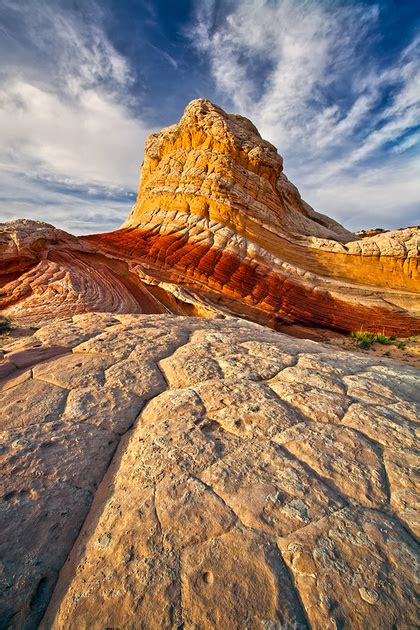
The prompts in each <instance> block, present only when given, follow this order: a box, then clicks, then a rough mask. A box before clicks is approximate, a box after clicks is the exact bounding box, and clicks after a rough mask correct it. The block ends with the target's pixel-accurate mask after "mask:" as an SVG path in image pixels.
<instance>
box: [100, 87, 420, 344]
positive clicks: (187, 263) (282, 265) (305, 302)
mask: <svg viewBox="0 0 420 630" xmlns="http://www.w3.org/2000/svg"><path fill="white" fill-rule="evenodd" d="M282 168H283V165H282V158H281V157H280V156H279V154H278V153H277V151H276V149H275V148H274V147H273V146H272V145H271V144H270V143H268V142H266V141H265V140H263V139H262V138H261V136H260V135H259V133H258V131H257V129H256V128H255V127H254V125H253V124H252V123H251V122H250V121H249V120H247V119H245V118H243V117H241V116H237V115H234V114H226V113H225V112H224V111H223V110H221V109H220V108H219V107H217V106H215V105H213V104H212V103H210V102H209V101H205V100H202V99H198V100H195V101H192V102H191V103H190V104H189V105H188V107H187V108H186V110H185V113H184V115H183V117H182V118H181V120H180V122H179V123H178V124H177V125H173V126H172V127H168V128H167V129H164V130H162V131H161V133H159V134H152V135H151V136H150V137H149V139H148V141H147V142H146V148H145V159H144V164H143V167H142V173H141V183H140V189H139V194H138V199H137V203H136V204H135V206H134V208H133V210H132V212H131V214H130V216H129V218H128V220H127V222H126V223H125V226H123V229H121V230H118V231H116V232H113V233H111V234H103V235H97V236H93V237H89V238H88V241H89V242H90V243H91V244H94V245H95V246H96V247H98V248H99V249H102V250H103V251H105V252H107V253H108V254H110V255H112V256H117V257H123V258H125V259H126V260H129V261H130V264H131V266H132V269H133V270H135V271H136V272H137V273H138V274H139V275H140V277H141V278H142V279H143V280H144V281H146V282H153V283H155V282H160V283H162V286H165V288H166V289H167V290H171V288H170V287H171V285H172V287H173V289H172V290H174V291H177V292H178V294H179V289H180V288H181V289H182V292H183V295H184V297H185V296H187V297H189V298H190V300H192V301H196V300H198V301H201V302H202V301H203V300H206V301H207V302H208V303H210V304H213V305H218V307H219V308H220V309H221V310H223V311H227V312H231V313H232V312H233V313H235V314H237V315H242V316H245V317H247V318H249V319H252V320H254V321H260V322H262V323H268V324H270V325H272V326H274V327H276V325H278V324H285V323H286V324H288V323H292V322H296V321H297V322H302V323H305V324H316V325H321V326H327V327H330V328H338V329H342V330H356V329H359V328H363V329H364V330H371V331H376V330H378V329H379V330H382V329H384V330H385V331H386V332H387V333H388V334H399V335H408V334H412V333H414V332H419V331H420V323H419V315H420V301H419V290H420V283H419V275H418V258H417V256H416V254H417V240H418V239H419V238H420V230H419V229H416V228H408V229H406V230H399V231H395V232H388V233H383V234H379V235H378V236H375V237H373V238H369V239H361V240H357V238H356V236H355V235H352V234H351V233H350V232H348V231H347V230H345V229H344V228H343V227H342V226H340V225H338V224H337V223H336V222H335V221H332V220H331V219H329V218H328V217H325V216H324V215H321V214H318V213H317V212H315V211H314V210H313V209H312V208H311V207H310V206H309V205H308V204H307V203H305V202H304V201H303V200H302V199H301V197H300V195H299V192H298V190H297V188H296V187H295V186H293V184H291V182H289V181H288V179H287V178H286V176H285V175H284V173H283V170H282Z"/></svg>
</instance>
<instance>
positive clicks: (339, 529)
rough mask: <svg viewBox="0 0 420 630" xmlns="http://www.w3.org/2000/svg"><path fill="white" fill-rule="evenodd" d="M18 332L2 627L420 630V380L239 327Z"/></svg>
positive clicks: (173, 323) (387, 365)
mask: <svg viewBox="0 0 420 630" xmlns="http://www.w3.org/2000/svg"><path fill="white" fill-rule="evenodd" d="M1 339H2V352H3V359H2V360H1V361H0V369H1V368H2V367H3V371H2V372H0V374H1V375H2V376H1V379H0V430H1V447H0V486H1V492H2V498H1V514H0V557H1V565H0V583H1V589H0V592H1V595H0V619H1V622H0V627H2V628H13V629H15V630H17V629H21V628H25V629H32V628H37V627H38V626H40V627H41V628H55V629H60V630H64V629H67V628H78V629H86V630H87V629H89V630H90V629H95V630H96V629H98V630H102V629H103V628H121V629H122V628H125V629H137V628H139V629H140V628H141V629H145V630H153V629H155V628H173V629H175V628H181V627H182V628H184V629H191V630H192V629H194V630H197V629H203V630H204V629H208V628H209V629H220V628H241V629H242V628H250V629H252V630H254V629H255V630H257V629H258V630H260V629H261V630H262V629H265V630H266V629H268V628H269V629H275V628H290V629H292V628H302V629H303V628H308V627H311V628H323V629H324V628H325V629H331V630H334V629H336V628H357V629H359V628H360V630H361V629H366V628H367V629H372V630H373V629H376V628H379V627H380V628H385V629H388V628H389V629H391V628H399V629H402V628H414V627H416V625H417V624H418V621H419V620H418V619H417V618H416V588H417V584H416V563H417V560H418V547H417V542H416V536H418V534H419V532H420V526H419V522H418V509H417V508H418V496H417V495H416V484H415V471H416V466H418V458H417V457H416V451H415V448H416V436H417V425H418V417H419V413H418V409H419V391H420V388H419V378H418V372H416V370H415V369H413V368H410V367H407V366H403V365H398V364H395V363H391V362H390V361H386V360H382V361H381V360H378V359H375V358H370V357H369V358H365V357H361V356H360V355H356V354H353V353H351V352H344V351H338V350H336V349H332V348H331V347H329V346H324V345H322V344H319V343H315V342H312V341H304V340H298V339H293V338H290V337H287V336H286V335H283V334H281V333H276V332H274V331H270V330H267V329H264V328H262V327H260V326H259V325H257V324H252V323H248V322H245V321H243V320H237V319H234V318H228V319H224V320H222V319H210V320H203V319H197V318H188V317H173V316H170V315H114V316H111V315H109V314H85V315H76V316H74V317H72V318H68V319H64V320H56V321H54V322H52V323H51V324H49V325H47V326H44V327H42V328H40V329H39V330H37V331H36V332H35V333H34V334H33V335H31V336H28V337H24V338H20V339H12V338H10V337H3V338H1ZM57 348H59V352H58V351H57ZM4 366H7V369H6V368H4Z"/></svg>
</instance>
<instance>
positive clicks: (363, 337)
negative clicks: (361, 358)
mask: <svg viewBox="0 0 420 630" xmlns="http://www.w3.org/2000/svg"><path fill="white" fill-rule="evenodd" d="M351 336H352V338H353V339H355V340H356V341H358V342H359V347H360V348H363V349H364V350H367V349H368V348H370V346H371V345H372V344H373V342H374V341H375V337H376V335H375V333H370V332H365V331H364V330H356V331H355V332H352V333H351Z"/></svg>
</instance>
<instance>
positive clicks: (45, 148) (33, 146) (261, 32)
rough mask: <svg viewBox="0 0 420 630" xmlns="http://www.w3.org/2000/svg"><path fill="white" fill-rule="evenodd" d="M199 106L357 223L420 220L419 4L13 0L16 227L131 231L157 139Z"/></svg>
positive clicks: (4, 35)
mask: <svg viewBox="0 0 420 630" xmlns="http://www.w3.org/2000/svg"><path fill="white" fill-rule="evenodd" d="M197 97H205V98H209V99H210V100H212V101H214V102H216V103H217V104H219V105H220V106H221V107H223V108H224V109H226V110H227V111H231V112H236V113H240V114H242V115H244V116H247V117H249V118H251V119H252V121H253V122H254V123H255V124H256V125H257V127H258V128H259V130H260V132H261V134H262V135H263V136H264V137H265V138H267V139H268V140H270V141H271V142H272V143H273V144H274V145H275V146H276V147H277V148H278V150H279V153H281V155H283V157H284V163H285V172H286V174H287V175H288V177H289V178H290V179H291V180H292V181H293V182H294V183H295V184H296V185H297V186H298V188H299V190H300V191H301V194H302V196H303V197H304V198H305V199H306V201H308V203H310V204H311V205H312V206H313V207H314V208H315V209H316V210H318V211H320V212H324V213H326V214H328V215H330V216H332V217H334V218H335V219H337V220H338V221H340V222H341V223H343V224H344V225H345V226H346V227H348V228H350V229H360V228H369V227H377V226H378V227H385V228H397V227H401V226H405V225H413V224H416V223H420V105H419V103H420V5H419V3H418V1H416V0H412V1H410V0H402V1H391V0H383V1H377V2H368V1H353V2H350V1H339V0H317V1H314V0H313V1H305V0H301V1H299V0H265V1H264V0H242V1H241V0H236V1H230V0H178V1H176V2H175V1H173V2H170V1H167V2H164V1H162V0H160V1H155V2H152V1H151V0H118V1H117V0H101V2H100V3H96V2H94V1H93V0H51V1H49V0H36V2H35V0H19V1H18V2H16V0H0V147H1V148H0V220H3V221H5V220H10V219H13V218H19V217H27V218H33V219H39V220H46V221H48V222H50V223H53V224H55V225H57V226H59V227H62V228H64V229H67V230H69V231H71V232H73V233H77V234H80V233H88V232H95V231H105V230H110V229H114V228H116V227H118V226H119V225H120V224H121V223H122V221H123V220H124V219H125V217H126V216H127V214H128V212H129V211H130V209H131V206H132V204H133V203H134V200H135V194H136V189H137V186H138V178H139V167H140V164H141V161H142V157H143V147H144V141H145V138H146V136H147V134H148V133H150V132H151V131H156V130H159V129H160V128H161V127H163V126H166V125H169V124H172V123H173V122H176V121H177V120H178V119H179V117H180V116H181V114H182V111H183V109H184V107H185V105H186V104H187V103H188V102H189V101H190V100H191V99H193V98H197Z"/></svg>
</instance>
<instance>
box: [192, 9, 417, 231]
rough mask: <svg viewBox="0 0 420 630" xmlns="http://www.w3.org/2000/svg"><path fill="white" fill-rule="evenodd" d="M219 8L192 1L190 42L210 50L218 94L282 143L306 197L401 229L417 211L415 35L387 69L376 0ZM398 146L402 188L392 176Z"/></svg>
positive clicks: (354, 218)
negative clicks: (377, 49) (377, 48)
mask: <svg viewBox="0 0 420 630" xmlns="http://www.w3.org/2000/svg"><path fill="white" fill-rule="evenodd" d="M224 6H225V13H224V15H223V16H222V17H221V16H220V12H218V11H219V5H218V3H216V2H215V1H214V0H204V1H203V2H202V3H200V5H197V11H196V14H195V18H194V23H193V25H192V35H191V41H192V42H193V45H194V46H196V48H197V49H198V50H199V51H200V52H201V53H202V55H203V56H204V58H206V59H207V60H208V63H209V64H210V68H211V73H212V76H213V79H214V81H215V84H216V88H217V91H218V94H219V96H220V99H221V100H223V101H225V102H229V103H230V104H231V107H233V108H234V109H235V110H236V111H238V112H240V113H242V114H243V115H245V116H248V117H249V118H251V119H252V120H253V122H254V123H255V124H256V125H257V126H258V128H259V129H260V131H261V133H262V135H263V136H264V137H266V138H267V139H269V140H270V141H271V142H273V143H274V144H275V145H276V146H278V147H279V151H280V152H281V153H282V154H283V155H284V157H285V166H286V170H287V171H288V173H289V175H290V176H291V178H292V180H293V181H294V182H295V183H296V184H297V185H298V186H299V188H300V189H301V191H302V192H303V193H304V194H305V195H306V197H307V200H308V201H309V202H310V203H313V205H316V206H317V209H318V210H320V211H322V212H326V213H328V214H331V215H333V216H334V217H336V218H338V219H339V220H341V221H342V222H344V223H345V224H346V225H347V226H348V227H350V228H356V227H362V225H365V226H367V225H371V224H373V223H375V224H376V223H378V222H379V223H382V224H383V225H384V226H394V227H396V226H397V225H398V223H399V222H400V221H404V216H407V219H408V218H409V217H413V216H414V214H415V205H416V203H417V208H418V206H419V202H420V191H418V192H417V193H415V192H414V191H413V190H412V189H413V188H414V186H413V184H414V179H415V178H417V179H418V173H417V175H416V173H415V169H414V168H413V165H415V162H414V161H413V149H414V147H415V146H416V145H417V143H418V140H419V136H418V133H417V132H416V126H418V125H419V124H420V104H419V103H420V39H415V40H413V41H412V42H411V44H410V45H409V46H407V47H406V48H405V49H404V50H403V51H402V52H400V54H398V55H397V56H396V57H395V58H394V59H393V60H392V61H391V62H389V63H388V65H387V66H386V67H383V66H382V65H381V64H380V60H378V59H377V58H376V57H375V55H374V53H373V50H374V47H373V46H372V47H371V46H370V43H374V42H375V41H376V38H377V36H378V33H377V25H378V20H379V17H380V6H379V4H378V5H370V6H368V5H366V4H364V3H360V4H357V3H352V4H351V6H349V5H348V4H347V3H337V2H329V1H327V0H326V1H321V0H320V1H319V2H310V1H306V2H294V1H293V0H278V1H277V2H274V1H268V0H267V1H265V0H254V1H253V2H243V3H233V2H229V3H226V4H225V5H224ZM397 155H398V169H397V170H398V172H400V171H402V172H403V173H404V172H405V175H406V176H405V177H404V182H405V184H406V185H407V186H408V187H409V189H410V194H409V195H407V196H406V195H402V194H401V188H400V189H399V188H398V186H397V185H395V184H396V182H395V177H394V175H395V169H396V156H397ZM405 167H406V168H405ZM408 175H409V176H410V177H412V178H413V180H411V179H410V180H409V181H407V176H408ZM379 182H380V183H379ZM362 185H363V186H364V189H363V188H362V189H361V188H360V187H361V186H362ZM355 189H356V191H357V194H356V195H355ZM321 190H322V194H321ZM338 192H339V194H338ZM317 202H320V203H321V205H319V203H317ZM380 208H382V216H378V209H379V210H380ZM398 212H399V214H400V216H399V217H398V216H397V215H398ZM417 214H418V215H420V212H419V211H418V212H417ZM379 215H380V212H379Z"/></svg>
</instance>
